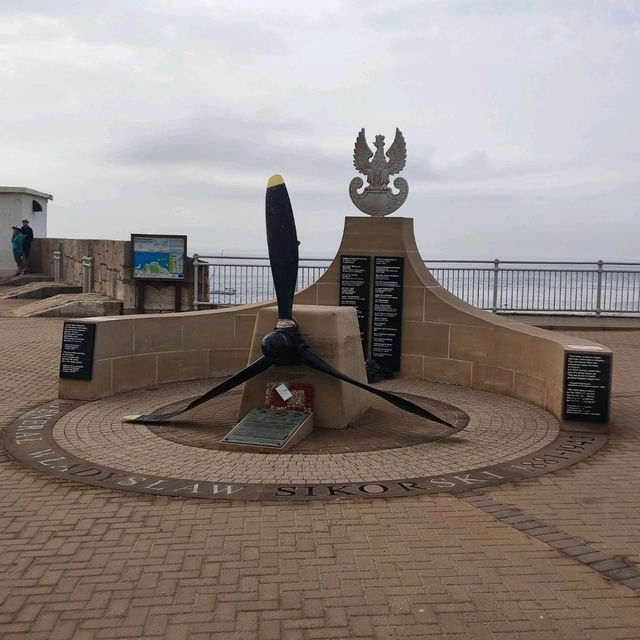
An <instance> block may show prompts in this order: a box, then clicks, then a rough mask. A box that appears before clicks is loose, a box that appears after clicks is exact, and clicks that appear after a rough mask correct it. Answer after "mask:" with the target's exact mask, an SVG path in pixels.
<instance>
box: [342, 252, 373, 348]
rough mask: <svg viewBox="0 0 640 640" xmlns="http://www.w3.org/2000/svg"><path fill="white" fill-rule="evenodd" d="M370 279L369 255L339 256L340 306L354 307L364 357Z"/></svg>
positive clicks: (367, 334)
mask: <svg viewBox="0 0 640 640" xmlns="http://www.w3.org/2000/svg"><path fill="white" fill-rule="evenodd" d="M370 280H371V257H370V256H340V306H341V307H355V309H356V314H357V315H358V327H359V329H360V339H361V341H362V352H363V353H364V356H365V358H368V354H369V304H370V301H371V286H370Z"/></svg>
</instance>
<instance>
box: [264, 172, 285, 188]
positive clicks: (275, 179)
mask: <svg viewBox="0 0 640 640" xmlns="http://www.w3.org/2000/svg"><path fill="white" fill-rule="evenodd" d="M279 184H284V178H283V177H282V176H281V175H280V174H279V173H276V174H275V175H273V176H271V177H270V178H269V182H267V189H270V188H271V187H277V186H278V185H279Z"/></svg>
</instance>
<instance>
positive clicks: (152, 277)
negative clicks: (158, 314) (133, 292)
mask: <svg viewBox="0 0 640 640" xmlns="http://www.w3.org/2000/svg"><path fill="white" fill-rule="evenodd" d="M131 264H132V265H133V279H134V280H135V281H136V285H137V286H136V289H137V298H138V300H137V310H138V313H144V283H145V282H158V283H169V282H170V283H174V284H175V287H176V298H175V299H176V302H175V310H176V311H180V309H181V301H182V283H183V282H184V281H185V280H186V264H187V236H180V235H162V234H154V233H145V234H142V233H132V234H131Z"/></svg>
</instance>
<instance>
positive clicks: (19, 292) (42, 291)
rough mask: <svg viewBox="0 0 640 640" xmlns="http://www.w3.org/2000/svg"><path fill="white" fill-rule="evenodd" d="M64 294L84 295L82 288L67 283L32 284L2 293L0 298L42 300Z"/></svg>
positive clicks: (14, 287) (12, 288) (15, 287)
mask: <svg viewBox="0 0 640 640" xmlns="http://www.w3.org/2000/svg"><path fill="white" fill-rule="evenodd" d="M63 293H82V287H80V286H78V285H72V284H67V283H66V282H30V283H29V284H25V285H22V286H13V287H11V288H10V289H8V290H5V291H4V292H2V293H0V298H30V299H33V300H42V299H44V298H51V297H52V296H56V295H59V294H63Z"/></svg>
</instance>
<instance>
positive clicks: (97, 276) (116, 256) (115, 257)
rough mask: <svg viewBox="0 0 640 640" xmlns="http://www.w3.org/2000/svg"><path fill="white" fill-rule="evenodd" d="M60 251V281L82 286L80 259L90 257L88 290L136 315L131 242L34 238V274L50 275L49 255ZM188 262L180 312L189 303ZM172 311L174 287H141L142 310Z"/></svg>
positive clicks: (146, 284) (189, 272) (145, 284)
mask: <svg viewBox="0 0 640 640" xmlns="http://www.w3.org/2000/svg"><path fill="white" fill-rule="evenodd" d="M54 251H62V279H63V280H64V281H65V282H68V283H69V284H75V285H82V257H83V256H90V257H93V281H92V290H93V291H95V292H96V293H101V294H103V295H105V296H109V297H111V298H115V299H116V300H120V301H121V302H122V309H123V313H125V314H129V313H135V312H136V284H138V285H140V283H136V282H135V281H134V280H133V277H132V265H131V242H128V241H124V240H74V239H69V238H36V240H35V241H34V247H33V257H32V268H33V270H34V271H39V272H40V273H45V274H48V275H53V274H54V266H53V265H54V261H53V252H54ZM192 264H193V262H192V260H191V259H190V258H187V264H186V270H187V271H186V273H187V279H186V282H183V283H182V285H183V286H182V309H183V310H189V309H191V308H192V302H193V268H192ZM174 309H175V285H174V284H172V283H169V284H164V283H154V282H151V283H149V282H145V283H144V310H145V312H147V313H162V312H167V311H174Z"/></svg>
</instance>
